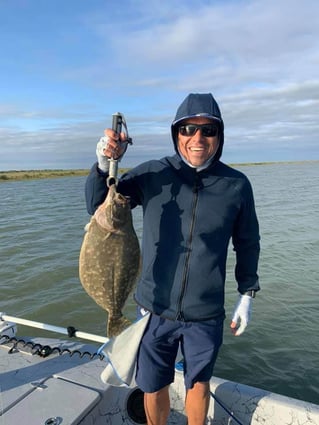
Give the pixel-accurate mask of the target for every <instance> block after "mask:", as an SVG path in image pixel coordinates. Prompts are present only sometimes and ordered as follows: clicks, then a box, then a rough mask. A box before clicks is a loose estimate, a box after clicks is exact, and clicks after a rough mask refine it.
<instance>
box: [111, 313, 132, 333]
mask: <svg viewBox="0 0 319 425" xmlns="http://www.w3.org/2000/svg"><path fill="white" fill-rule="evenodd" d="M131 324H132V322H131V321H130V320H128V319H127V318H126V317H124V316H116V317H112V316H109V318H108V322H107V336H108V337H109V338H112V337H114V336H117V335H119V334H120V333H121V332H123V331H124V329H126V328H127V327H129V326H130V325H131Z"/></svg>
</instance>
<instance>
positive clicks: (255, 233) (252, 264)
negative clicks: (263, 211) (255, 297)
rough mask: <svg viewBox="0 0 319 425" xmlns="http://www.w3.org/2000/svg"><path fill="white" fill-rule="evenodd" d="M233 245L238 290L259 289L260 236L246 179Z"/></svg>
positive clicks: (251, 193) (250, 191) (242, 291)
mask: <svg viewBox="0 0 319 425" xmlns="http://www.w3.org/2000/svg"><path fill="white" fill-rule="evenodd" d="M232 240H233V246H234V250H235V252H236V266H235V277H236V280H237V283H238V291H239V292H240V293H244V292H247V291H250V290H254V291H259V290H260V287H259V280H258V274H257V268H258V261H259V252H260V242H259V241H260V236H259V224H258V219H257V215H256V210H255V203H254V197H253V192H252V188H251V185H250V183H249V181H248V180H246V184H245V185H244V188H243V195H242V205H241V210H240V212H239V215H238V217H237V221H236V224H235V228H234V232H233V237H232Z"/></svg>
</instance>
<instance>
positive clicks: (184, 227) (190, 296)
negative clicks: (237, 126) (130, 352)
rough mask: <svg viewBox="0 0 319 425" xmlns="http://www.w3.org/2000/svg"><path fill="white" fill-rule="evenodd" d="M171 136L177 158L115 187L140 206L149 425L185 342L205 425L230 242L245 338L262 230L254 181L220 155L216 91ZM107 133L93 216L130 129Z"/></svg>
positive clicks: (193, 393) (95, 178) (90, 182)
mask: <svg viewBox="0 0 319 425" xmlns="http://www.w3.org/2000/svg"><path fill="white" fill-rule="evenodd" d="M171 132H172V139H173V144H174V148H175V151H176V154H175V155H174V156H171V157H165V158H162V159H160V160H153V161H148V162H146V163H143V164H141V165H139V166H138V167H136V168H134V169H132V170H131V171H129V172H128V173H126V174H125V175H124V176H123V177H122V178H121V179H120V181H119V183H118V191H119V192H121V193H123V194H124V195H127V196H129V197H130V199H131V203H132V206H135V205H142V208H143V240H142V258H143V266H142V272H141V277H140V279H139V282H138V285H137V289H136V293H135V300H136V302H137V304H138V305H139V306H140V307H142V308H144V309H145V310H148V311H150V312H151V318H150V321H149V324H148V327H147V329H146V331H145V333H144V336H143V338H142V340H141V344H140V350H139V355H138V361H137V373H136V381H137V383H138V385H139V387H140V388H141V389H142V390H143V391H144V392H145V397H144V404H145V411H146V416H147V420H148V423H149V424H152V425H154V424H158V425H164V424H165V423H166V421H167V417H168V414H169V410H170V404H169V392H168V388H169V385H170V383H172V382H173V380H174V365H175V358H176V354H177V351H178V348H179V346H180V348H181V350H182V354H183V358H184V380H185V386H186V400H185V409H186V413H187V416H188V424H189V425H195V424H196V425H201V424H204V423H205V420H206V416H207V410H208V405H209V397H210V394H209V380H210V378H211V376H212V374H213V368H214V364H215V361H216V358H217V354H218V351H219V348H220V346H221V344H222V333H223V321H224V318H225V310H224V286H225V274H226V258H227V248H228V244H229V241H230V239H232V243H233V246H234V250H235V252H236V268H235V277H236V280H237V284H238V291H239V300H238V303H237V305H236V307H235V312H234V316H233V320H232V323H231V328H232V331H233V333H234V335H240V334H241V333H242V332H243V331H244V329H245V327H246V326H247V323H248V320H249V316H250V309H251V302H252V298H253V297H254V294H255V292H256V291H258V290H259V284H258V275H257V264H258V258H259V229H258V221H257V218H256V213H255V206H254V199H253V193H252V189H251V185H250V183H249V181H248V179H247V178H246V177H245V175H243V174H242V173H240V172H239V171H236V170H234V169H232V168H230V167H228V166H227V165H225V164H223V163H222V162H221V161H220V160H219V159H220V156H221V154H222V150H223V144H224V123H223V120H222V116H221V113H220V110H219V107H218V104H217V103H216V101H215V99H214V98H213V96H212V95H211V94H190V95H188V96H187V97H186V99H185V100H184V101H183V102H182V104H181V105H180V107H179V108H178V110H177V113H176V117H175V120H174V121H173V123H172V126H171ZM105 136H106V137H104V138H102V139H101V141H100V142H99V143H98V146H97V157H98V163H97V164H95V165H94V166H93V168H92V170H91V173H90V175H89V177H88V179H87V183H86V200H87V207H88V211H89V213H90V214H93V213H94V211H95V209H96V208H97V206H98V205H99V204H100V203H101V202H102V201H103V200H104V198H105V196H106V191H107V188H106V184H105V179H106V177H107V175H108V174H107V172H108V161H107V158H108V157H112V156H114V157H121V156H122V155H123V154H124V152H125V144H126V143H125V135H124V134H121V135H117V134H116V133H114V132H113V131H112V130H110V129H107V130H105ZM239 323H240V326H239V327H238V324H239Z"/></svg>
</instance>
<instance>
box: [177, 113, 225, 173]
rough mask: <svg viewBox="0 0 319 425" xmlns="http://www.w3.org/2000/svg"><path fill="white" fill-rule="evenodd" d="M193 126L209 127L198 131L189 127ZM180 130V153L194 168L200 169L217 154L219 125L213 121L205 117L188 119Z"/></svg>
mask: <svg viewBox="0 0 319 425" xmlns="http://www.w3.org/2000/svg"><path fill="white" fill-rule="evenodd" d="M191 124H194V125H195V126H196V125H203V124H207V125H208V126H207V127H206V126H204V127H203V128H198V129H196V128H194V127H192V126H190V127H187V126H189V125H191ZM215 127H216V130H217V131H215ZM178 128H179V130H178V135H177V144H178V149H179V152H180V154H181V155H182V156H183V157H184V158H185V159H186V160H187V161H188V162H189V163H190V164H192V165H193V166H194V167H200V166H201V165H203V164H204V163H205V162H206V161H207V160H208V159H209V158H210V157H211V156H212V155H214V154H215V153H216V151H217V149H218V145H219V137H218V125H217V124H216V122H214V121H213V120H210V119H209V118H205V117H193V118H188V119H187V120H185V121H183V122H182V123H181V124H179V126H178Z"/></svg>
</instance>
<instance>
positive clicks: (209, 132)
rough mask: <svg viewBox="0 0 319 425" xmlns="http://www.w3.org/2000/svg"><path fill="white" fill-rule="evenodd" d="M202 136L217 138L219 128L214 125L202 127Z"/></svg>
mask: <svg viewBox="0 0 319 425" xmlns="http://www.w3.org/2000/svg"><path fill="white" fill-rule="evenodd" d="M201 130H202V135H203V136H205V137H215V136H216V134H217V127H216V126H215V125H213V124H207V125H205V124H204V125H202V126H201Z"/></svg>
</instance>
